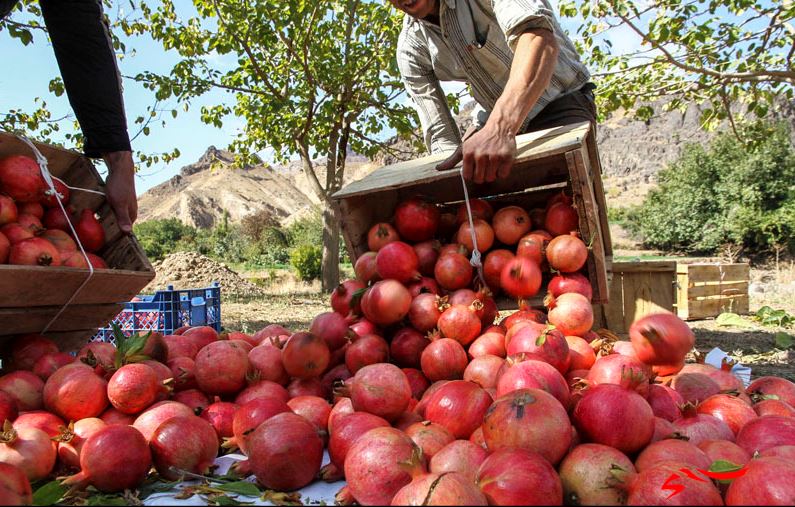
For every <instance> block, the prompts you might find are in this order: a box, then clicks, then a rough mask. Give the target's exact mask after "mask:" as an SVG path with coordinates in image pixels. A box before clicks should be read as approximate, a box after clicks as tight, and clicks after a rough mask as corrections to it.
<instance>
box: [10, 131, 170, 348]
mask: <svg viewBox="0 0 795 507" xmlns="http://www.w3.org/2000/svg"><path fill="white" fill-rule="evenodd" d="M35 144H36V147H37V148H38V149H39V151H41V153H42V154H43V155H44V156H45V157H46V158H47V161H48V165H49V170H50V173H51V174H53V175H54V176H57V177H59V178H61V179H62V180H64V181H65V182H66V183H67V184H69V185H70V186H72V187H79V188H87V189H92V190H102V189H103V184H102V178H101V177H100V175H99V173H98V172H97V171H96V169H95V168H94V165H93V164H92V163H91V161H90V160H89V159H88V158H86V157H84V156H83V155H81V154H79V153H77V152H74V151H68V150H64V149H61V148H57V147H54V146H50V145H47V144H43V143H35ZM13 154H21V155H27V156H31V157H33V158H35V157H34V156H33V154H32V153H31V150H30V148H29V147H28V146H27V145H26V144H24V143H23V142H22V141H21V140H19V139H18V138H17V137H15V136H13V135H11V134H8V133H4V132H0V158H1V157H5V156H8V155H13ZM71 202H72V204H73V205H74V207H75V209H77V210H78V211H79V210H81V209H85V208H90V209H92V210H94V211H96V212H97V213H98V214H99V215H100V217H101V219H100V221H101V223H102V226H103V228H104V229H105V236H106V240H107V242H106V245H105V247H104V248H103V250H102V251H100V252H99V254H100V255H101V256H102V257H103V258H104V259H105V261H106V262H107V264H108V266H110V267H111V268H114V269H98V270H96V271H95V272H94V275H93V276H92V277H91V280H90V281H89V282H88V284H87V285H86V286H85V287H84V288H83V289H82V290H81V291H80V292H79V294H78V295H77V297H76V298H75V299H74V301H72V303H71V304H70V305H69V306H68V307H67V308H66V310H65V311H64V312H63V313H62V314H61V316H60V317H59V318H58V319H57V320H56V321H54V322H53V323H52V325H51V326H50V330H49V332H48V333H47V336H48V337H51V338H53V339H54V340H56V341H58V342H59V346H60V347H61V349H62V350H64V351H69V350H74V349H75V348H78V347H79V346H81V345H82V344H83V343H85V341H86V340H88V339H89V338H90V337H91V336H92V335H93V334H94V332H95V331H96V329H97V328H98V327H101V326H104V325H105V324H107V323H108V321H110V320H111V319H112V318H113V317H114V316H116V314H117V313H118V312H119V311H120V310H121V309H122V308H123V303H124V302H126V301H129V300H130V298H132V297H133V296H135V295H137V294H138V292H139V291H140V290H141V289H142V288H144V287H145V286H146V285H147V284H148V283H149V282H150V281H151V280H152V279H153V278H154V276H155V273H154V269H153V268H152V265H151V264H150V263H149V261H148V260H147V258H146V255H145V254H144V251H143V249H142V248H141V247H140V245H139V244H138V242H137V241H136V240H135V238H133V237H130V236H126V235H124V234H122V232H121V230H120V229H119V227H118V224H117V223H116V218H115V216H114V214H113V213H112V212H111V209H110V206H109V205H108V204H107V202H106V201H105V198H104V197H103V196H101V195H96V194H91V193H87V192H78V191H72V195H71ZM87 276H88V271H87V270H85V269H78V268H67V267H41V266H11V265H0V345H2V344H3V343H5V342H7V341H8V339H9V337H10V336H11V335H15V334H20V333H37V332H41V331H42V330H43V329H44V327H45V326H46V325H47V324H48V323H49V322H50V321H51V320H52V318H53V317H55V315H56V314H57V313H58V312H59V311H60V310H61V308H63V306H64V305H65V304H66V303H67V301H69V299H70V298H71V297H72V295H73V294H74V293H75V291H76V290H77V289H78V287H80V285H81V284H82V283H83V282H84V281H85V280H86V278H87Z"/></svg>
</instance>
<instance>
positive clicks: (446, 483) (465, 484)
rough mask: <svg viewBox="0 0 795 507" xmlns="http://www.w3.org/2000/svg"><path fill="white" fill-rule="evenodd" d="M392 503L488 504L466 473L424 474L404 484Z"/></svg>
mask: <svg viewBox="0 0 795 507" xmlns="http://www.w3.org/2000/svg"><path fill="white" fill-rule="evenodd" d="M391 505H488V501H487V500H486V497H485V496H484V495H483V493H481V491H480V489H479V488H478V487H477V485H476V484H475V483H474V482H473V481H472V480H471V479H470V478H468V477H467V476H465V475H464V474H460V473H458V472H446V473H442V474H435V473H428V474H422V475H419V476H417V477H415V478H414V479H412V481H411V482H410V483H409V484H406V485H405V486H403V487H402V488H401V489H400V490H399V491H398V492H397V493H396V494H395V496H394V497H393V498H392V503H391Z"/></svg>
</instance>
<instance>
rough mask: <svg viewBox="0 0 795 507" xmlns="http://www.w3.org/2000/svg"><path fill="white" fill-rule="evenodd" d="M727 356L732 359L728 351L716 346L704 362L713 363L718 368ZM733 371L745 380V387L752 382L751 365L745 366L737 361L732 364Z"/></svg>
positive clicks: (736, 375)
mask: <svg viewBox="0 0 795 507" xmlns="http://www.w3.org/2000/svg"><path fill="white" fill-rule="evenodd" d="M725 357H728V358H729V359H731V357H730V356H729V354H727V353H726V352H724V351H722V350H721V349H719V348H718V347H715V348H714V349H712V350H710V351H709V352H708V353H707V355H706V357H705V358H704V362H705V363H706V364H710V365H712V366H714V367H716V368H720V366H721V362H722V361H723V358H725ZM731 372H732V374H733V375H734V376H735V377H737V378H739V379H740V380H742V381H743V385H745V387H748V384H750V383H751V368H750V367H748V366H743V365H742V364H740V363H737V364H735V365H734V366H732V369H731Z"/></svg>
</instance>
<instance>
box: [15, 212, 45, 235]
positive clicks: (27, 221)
mask: <svg viewBox="0 0 795 507" xmlns="http://www.w3.org/2000/svg"><path fill="white" fill-rule="evenodd" d="M17 223H18V224H19V225H21V226H22V227H24V228H25V229H27V230H29V231H30V232H32V233H33V234H34V235H35V236H39V235H40V234H41V233H42V232H44V230H45V229H44V225H42V223H41V220H39V218H38V217H37V216H34V215H30V214H28V213H25V212H23V211H22V210H21V209H20V213H19V216H18V217H17Z"/></svg>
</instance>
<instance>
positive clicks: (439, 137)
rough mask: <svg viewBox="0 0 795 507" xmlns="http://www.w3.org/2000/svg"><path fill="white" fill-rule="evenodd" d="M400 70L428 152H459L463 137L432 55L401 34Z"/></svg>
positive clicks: (399, 45) (398, 59) (426, 49)
mask: <svg viewBox="0 0 795 507" xmlns="http://www.w3.org/2000/svg"><path fill="white" fill-rule="evenodd" d="M397 62H398V68H399V70H400V76H401V79H402V80H403V85H404V86H405V87H406V92H407V93H408V95H409V97H411V99H412V101H413V102H414V108H415V109H416V111H417V115H418V116H419V117H420V125H421V126H422V133H423V138H424V139H425V145H426V146H427V147H428V151H429V152H431V153H440V152H443V151H449V150H455V149H456V148H458V146H459V145H460V143H461V133H460V132H459V130H458V126H457V125H456V123H455V120H454V119H453V115H452V113H451V112H450V107H449V106H448V105H447V98H446V96H445V93H444V90H443V89H442V86H441V84H440V83H439V79H438V78H437V77H436V75H435V73H434V71H433V66H432V65H431V57H430V52H429V51H428V48H427V47H424V46H423V45H422V44H421V42H420V41H418V40H412V39H410V38H409V37H407V36H405V35H404V34H401V37H400V40H399V41H398V52H397Z"/></svg>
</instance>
